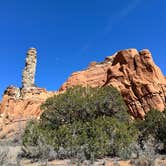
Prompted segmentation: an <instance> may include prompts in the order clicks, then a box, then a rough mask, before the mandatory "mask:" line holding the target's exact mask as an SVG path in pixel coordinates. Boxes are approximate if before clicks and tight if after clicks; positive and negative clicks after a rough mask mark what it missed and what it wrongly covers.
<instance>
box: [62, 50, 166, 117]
mask: <svg viewBox="0 0 166 166" xmlns="http://www.w3.org/2000/svg"><path fill="white" fill-rule="evenodd" d="M75 85H83V86H92V87H102V86H113V87H116V88H117V89H118V90H119V91H120V92H121V94H122V96H123V98H124V100H125V102H126V104H127V106H128V108H129V112H130V113H131V114H132V115H133V116H134V117H141V118H143V117H144V115H145V113H146V112H147V111H149V110H150V109H151V108H155V109H158V110H161V111H162V110H164V108H166V78H165V77H164V76H163V74H162V72H161V70H160V69H159V67H158V66H156V65H155V63H154V61H153V59H152V55H151V53H150V51H149V50H147V49H145V50H142V51H140V52H138V51H137V50H136V49H127V50H123V51H119V52H117V53H115V54H114V55H112V56H109V57H106V59H105V61H104V62H101V63H95V62H93V63H91V64H90V66H89V68H88V69H86V70H83V71H79V72H75V73H73V74H72V75H71V76H70V77H69V78H68V80H67V81H66V82H65V83H64V84H63V85H62V87H61V88H60V90H59V91H64V90H66V89H67V88H69V87H73V86H75Z"/></svg>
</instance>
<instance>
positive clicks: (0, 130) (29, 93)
mask: <svg viewBox="0 0 166 166" xmlns="http://www.w3.org/2000/svg"><path fill="white" fill-rule="evenodd" d="M36 62H37V58H36V49H35V48H31V49H29V51H28V53H27V57H26V64H25V69H24V71H23V75H22V88H18V87H14V86H9V87H8V88H7V89H6V90H5V92H4V95H3V98H2V101H1V104H0V138H2V137H4V136H7V135H9V134H12V133H15V132H16V131H17V130H18V128H19V127H20V123H22V126H21V128H24V124H25V123H26V122H27V121H28V120H29V119H31V118H39V117H40V114H41V113H42V110H41V109H40V105H41V104H42V103H43V102H44V101H45V100H46V99H47V98H49V97H51V96H53V95H55V94H56V92H48V91H46V89H43V88H38V87H35V86H34V85H35V72H36ZM18 126H19V127H18ZM11 130H12V132H11Z"/></svg>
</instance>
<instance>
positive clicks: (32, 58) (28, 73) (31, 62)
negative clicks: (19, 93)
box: [22, 48, 37, 88]
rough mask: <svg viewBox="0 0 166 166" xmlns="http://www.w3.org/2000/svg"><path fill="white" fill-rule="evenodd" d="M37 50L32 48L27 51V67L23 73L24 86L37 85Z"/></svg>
mask: <svg viewBox="0 0 166 166" xmlns="http://www.w3.org/2000/svg"><path fill="white" fill-rule="evenodd" d="M36 54H37V51H36V49H35V48H30V49H29V50H28V52H27V57H26V63H25V69H24V70H23V74H22V87H23V88H29V87H34V86H35V73H36V63H37V57H36Z"/></svg>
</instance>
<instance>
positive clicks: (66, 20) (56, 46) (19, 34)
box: [0, 0, 166, 94]
mask: <svg viewBox="0 0 166 166" xmlns="http://www.w3.org/2000/svg"><path fill="white" fill-rule="evenodd" d="M29 47H36V48H37V50H38V64H37V74H36V84H37V86H39V87H45V88H47V89H48V90H56V89H58V88H59V87H60V85H61V84H62V83H63V82H64V81H65V80H66V79H67V78H68V76H69V75H70V74H71V73H72V72H73V71H78V70H81V69H84V68H86V67H87V66H88V64H89V62H91V61H102V60H103V59H104V58H105V57H106V56H109V55H112V54H113V53H114V52H116V51H117V50H121V49H125V48H137V49H138V50H140V49H143V48H148V49H150V50H151V52H152V54H153V58H154V60H155V62H156V64H157V65H158V66H159V67H160V68H161V69H162V71H163V73H164V74H165V75H166V68H165V62H166V0H0V64H1V65H0V76H1V77H0V93H1V94H2V93H3V91H4V90H5V88H6V87H7V86H8V85H11V84H12V85H16V86H21V74H22V70H23V68H24V59H25V55H26V51H27V49H28V48H29Z"/></svg>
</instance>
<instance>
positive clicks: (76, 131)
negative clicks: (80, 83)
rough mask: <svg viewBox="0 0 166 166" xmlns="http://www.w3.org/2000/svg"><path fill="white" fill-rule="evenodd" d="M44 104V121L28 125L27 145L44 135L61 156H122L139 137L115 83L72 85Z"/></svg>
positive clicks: (33, 143)
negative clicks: (86, 86) (122, 151)
mask: <svg viewBox="0 0 166 166" xmlns="http://www.w3.org/2000/svg"><path fill="white" fill-rule="evenodd" d="M41 108H42V109H43V110H44V112H43V114H42V115H41V119H40V121H39V122H34V121H32V122H31V123H29V125H28V126H27V128H26V129H25V132H24V135H23V143H24V146H38V140H39V139H40V138H43V139H44V141H45V142H46V144H48V145H51V146H52V147H53V148H54V150H55V151H56V153H57V157H58V158H60V159H64V158H76V157H78V156H83V158H86V159H95V158H101V157H104V156H106V155H111V156H120V153H121V150H124V149H125V148H126V147H128V146H129V145H130V144H131V143H132V142H133V141H136V138H137V132H138V131H137V129H136V128H135V126H134V125H132V124H131V122H130V116H129V115H128V113H127V108H126V105H125V103H124V101H123V99H122V97H121V95H120V94H119V92H118V91H117V90H116V89H115V88H113V87H103V88H90V87H88V88H83V87H75V88H70V89H68V90H67V91H66V92H65V93H63V94H60V95H58V96H54V97H52V98H49V99H48V100H47V101H46V102H45V103H44V104H43V105H42V106H41ZM80 154H81V155H80Z"/></svg>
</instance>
